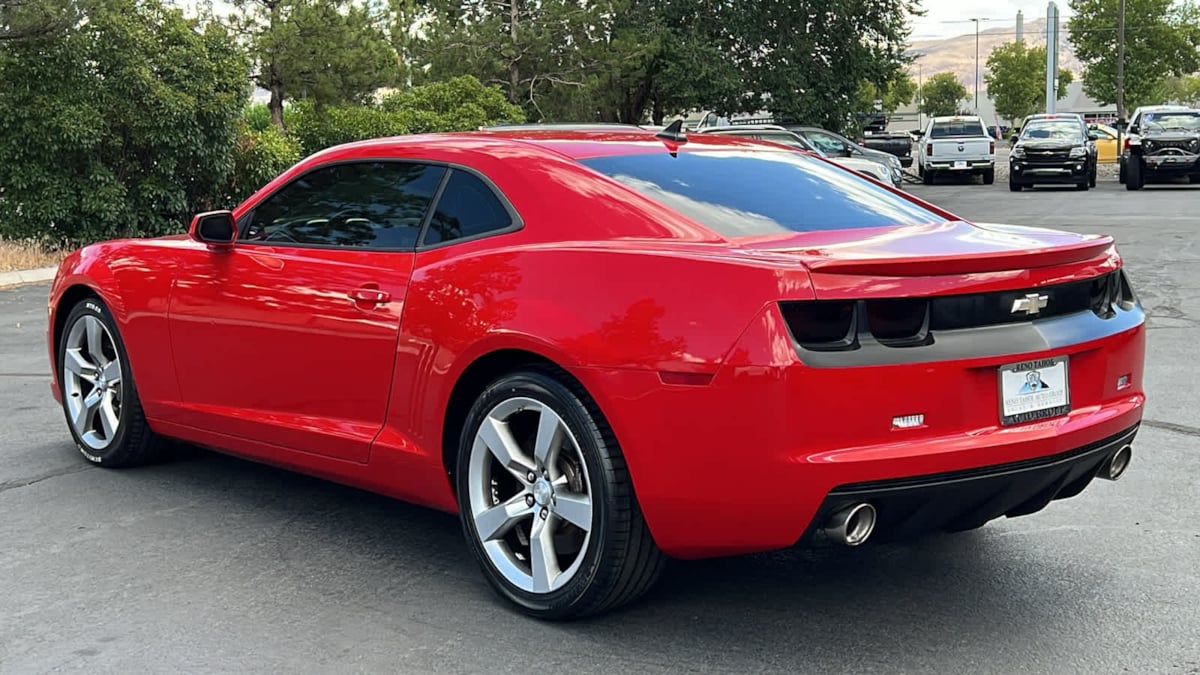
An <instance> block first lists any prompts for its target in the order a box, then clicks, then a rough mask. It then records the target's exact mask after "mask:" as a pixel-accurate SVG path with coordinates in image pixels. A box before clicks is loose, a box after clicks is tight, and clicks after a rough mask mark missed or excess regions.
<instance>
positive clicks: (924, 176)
mask: <svg viewBox="0 0 1200 675" xmlns="http://www.w3.org/2000/svg"><path fill="white" fill-rule="evenodd" d="M921 182H922V183H925V184H926V185H933V172H932V171H930V170H929V169H926V170H924V171H922V172H921Z"/></svg>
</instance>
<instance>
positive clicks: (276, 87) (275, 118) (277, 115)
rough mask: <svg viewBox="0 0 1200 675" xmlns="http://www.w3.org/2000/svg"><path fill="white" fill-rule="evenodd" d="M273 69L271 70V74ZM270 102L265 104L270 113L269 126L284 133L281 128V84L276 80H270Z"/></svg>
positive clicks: (273, 78)
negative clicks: (271, 125) (273, 126)
mask: <svg viewBox="0 0 1200 675" xmlns="http://www.w3.org/2000/svg"><path fill="white" fill-rule="evenodd" d="M273 73H274V68H272V74H273ZM270 90H271V100H270V101H269V102H268V103H267V109H268V110H270V111H271V124H274V125H275V128H276V129H278V130H280V131H285V129H284V128H283V83H281V82H280V81H279V79H278V78H276V77H274V76H272V78H271V87H270Z"/></svg>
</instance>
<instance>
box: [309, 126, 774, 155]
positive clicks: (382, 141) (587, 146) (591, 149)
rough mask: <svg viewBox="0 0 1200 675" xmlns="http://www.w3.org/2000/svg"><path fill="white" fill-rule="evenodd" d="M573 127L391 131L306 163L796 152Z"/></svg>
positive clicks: (711, 137)
mask: <svg viewBox="0 0 1200 675" xmlns="http://www.w3.org/2000/svg"><path fill="white" fill-rule="evenodd" d="M587 126H588V128H579V126H578V125H572V127H571V128H565V127H563V126H554V125H544V126H543V125H519V126H518V125H514V126H511V127H490V128H487V129H485V130H481V131H467V132H453V133H438V134H418V135H408V136H390V137H385V138H374V139H369V140H364V141H355V142H352V143H346V144H343V145H338V146H334V147H331V148H327V149H325V150H322V151H320V152H318V153H316V154H314V155H312V156H310V157H309V161H306V162H305V163H306V164H308V163H310V162H311V163H319V162H326V161H337V160H339V159H342V158H347V157H364V156H368V155H370V156H373V157H381V156H383V157H387V156H395V157H412V156H413V155H414V154H415V152H420V151H421V150H430V151H433V150H440V151H452V152H454V153H457V154H462V155H465V154H469V153H487V154H493V155H495V154H498V153H501V151H502V154H503V155H504V156H509V157H513V156H524V157H537V156H543V157H545V156H547V155H554V156H558V157H559V158H562V157H567V158H570V159H575V160H580V159H588V158H592V157H603V156H610V155H634V154H647V153H653V152H694V151H697V150H706V149H707V150H717V149H721V148H725V149H732V148H737V149H739V150H746V151H754V152H791V150H789V149H788V148H785V147H783V146H779V147H773V146H770V145H766V144H762V143H758V142H755V141H754V140H751V139H743V138H738V137H737V136H735V135H733V134H703V133H694V132H693V133H687V134H685V135H684V138H685V140H684V141H682V142H680V141H675V140H671V139H670V138H667V137H663V136H659V135H658V134H659V133H660V132H656V131H652V130H649V129H642V128H640V127H635V126H620V125H603V126H591V125H587Z"/></svg>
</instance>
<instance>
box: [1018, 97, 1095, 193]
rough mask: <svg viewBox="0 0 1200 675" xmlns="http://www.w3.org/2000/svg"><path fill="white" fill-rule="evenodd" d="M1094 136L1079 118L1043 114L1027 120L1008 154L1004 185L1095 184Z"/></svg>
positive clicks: (1080, 187) (1085, 186) (1084, 186)
mask: <svg viewBox="0 0 1200 675" xmlns="http://www.w3.org/2000/svg"><path fill="white" fill-rule="evenodd" d="M1096 138H1097V136H1096V135H1095V134H1094V133H1092V132H1090V131H1088V128H1087V124H1086V123H1084V121H1083V118H1082V117H1078V116H1060V115H1045V116H1039V117H1036V118H1034V119H1031V120H1029V121H1028V122H1026V123H1025V125H1024V128H1023V129H1022V130H1021V133H1020V135H1019V136H1018V137H1017V141H1016V142H1015V143H1014V144H1013V146H1012V150H1011V151H1010V152H1009V156H1008V188H1009V189H1010V190H1012V191H1013V192H1020V191H1021V189H1022V188H1027V187H1033V186H1034V185H1037V184H1046V183H1049V184H1064V183H1066V184H1071V185H1074V186H1075V187H1076V188H1077V189H1080V190H1087V189H1088V188H1089V187H1096V145H1095V143H1094V140H1095V139H1096Z"/></svg>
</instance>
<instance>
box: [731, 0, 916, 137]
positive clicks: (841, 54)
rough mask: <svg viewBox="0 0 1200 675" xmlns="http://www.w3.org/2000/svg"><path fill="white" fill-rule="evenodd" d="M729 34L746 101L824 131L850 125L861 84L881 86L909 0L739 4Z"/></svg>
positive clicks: (892, 74)
mask: <svg viewBox="0 0 1200 675" xmlns="http://www.w3.org/2000/svg"><path fill="white" fill-rule="evenodd" d="M731 5H732V7H733V9H732V10H731V11H730V18H729V21H728V26H729V27H730V28H729V30H730V31H731V32H733V33H734V35H735V36H736V40H735V45H736V48H735V50H734V53H735V58H736V60H737V63H738V65H739V66H740V67H741V68H742V69H743V70H744V71H745V72H746V84H747V85H748V86H747V88H746V89H747V90H748V91H749V92H751V93H750V95H749V96H748V97H747V98H748V100H747V101H746V102H745V103H744V104H743V107H744V108H747V109H750V110H754V109H757V108H765V109H767V110H770V111H771V112H773V113H775V114H776V115H779V116H782V117H791V118H797V119H800V120H804V121H806V122H810V123H813V124H817V125H821V126H825V127H828V128H832V129H840V128H843V127H845V126H846V125H847V124H848V123H849V122H850V113H851V112H853V111H854V108H855V106H856V99H857V94H858V88H859V85H860V83H861V82H862V81H863V80H868V81H871V82H888V81H892V80H893V79H894V78H896V76H897V75H896V74H897V72H898V71H900V70H902V69H903V68H904V66H905V58H904V57H903V53H904V51H905V49H906V42H907V39H908V33H909V18H910V17H911V16H912V15H914V14H918V13H919V10H918V3H917V2H916V1H915V0H845V1H844V2H837V3H831V2H827V1H825V0H739V1H738V2H736V3H731Z"/></svg>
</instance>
